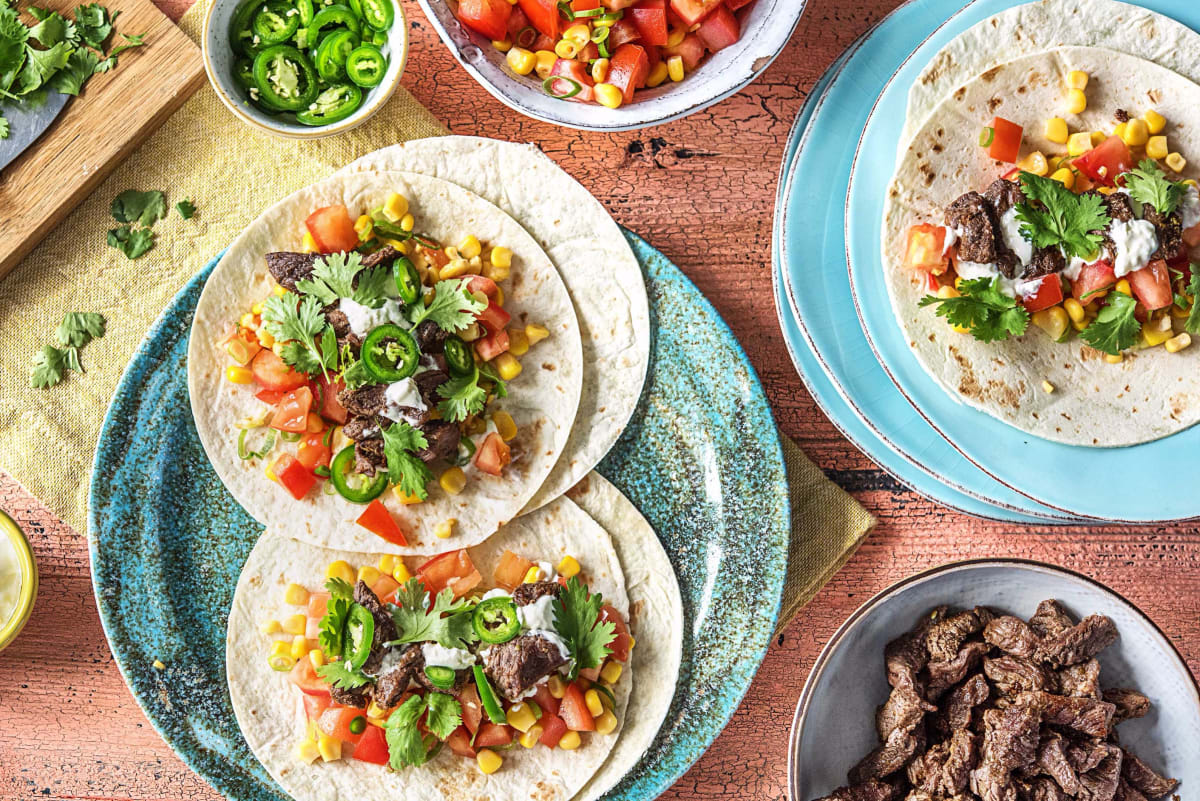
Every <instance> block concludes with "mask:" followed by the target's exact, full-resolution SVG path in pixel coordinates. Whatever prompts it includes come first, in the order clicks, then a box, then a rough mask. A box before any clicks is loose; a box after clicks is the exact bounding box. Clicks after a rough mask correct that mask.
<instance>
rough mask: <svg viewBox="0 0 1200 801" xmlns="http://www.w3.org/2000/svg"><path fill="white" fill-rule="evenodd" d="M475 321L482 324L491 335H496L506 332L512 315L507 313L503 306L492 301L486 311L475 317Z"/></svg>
mask: <svg viewBox="0 0 1200 801" xmlns="http://www.w3.org/2000/svg"><path fill="white" fill-rule="evenodd" d="M475 319H476V320H478V321H479V322H481V323H482V324H483V327H484V328H486V329H487V330H488V332H489V333H492V334H494V333H496V332H497V331H503V330H504V326H506V325H508V323H509V321H510V320H512V315H511V314H509V313H508V312H506V311H505V310H504V307H503V306H501V305H500V304H498V303H496V301H494V300H492V301H488V305H487V308H486V309H484V310H483V311H481V312H479V313H478V314H476V315H475Z"/></svg>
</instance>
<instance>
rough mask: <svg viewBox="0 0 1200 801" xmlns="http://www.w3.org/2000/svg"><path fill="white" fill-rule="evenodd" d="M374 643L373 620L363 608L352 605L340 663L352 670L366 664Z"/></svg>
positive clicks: (347, 619)
mask: <svg viewBox="0 0 1200 801" xmlns="http://www.w3.org/2000/svg"><path fill="white" fill-rule="evenodd" d="M374 641H375V618H373V617H371V613H370V611H368V610H367V608H366V607H365V606H359V605H358V604H354V605H352V606H351V607H350V614H349V616H347V618H346V633H345V635H344V636H343V638H342V661H343V662H345V663H346V664H347V665H349V666H350V667H351V668H352V669H354V670H359V669H361V668H362V666H363V665H364V664H366V661H367V657H369V656H370V655H371V644H372V643H373V642H374Z"/></svg>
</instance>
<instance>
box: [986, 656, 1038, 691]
mask: <svg viewBox="0 0 1200 801" xmlns="http://www.w3.org/2000/svg"><path fill="white" fill-rule="evenodd" d="M983 672H984V673H986V674H987V677H988V678H989V679H991V680H992V683H993V684H995V685H996V689H998V690H999V691H1000V692H1002V693H1004V694H1005V695H1017V694H1018V693H1021V692H1024V691H1026V690H1051V689H1053V687H1054V683H1053V680H1052V679H1051V676H1050V674H1049V673H1047V672H1046V671H1045V670H1044V669H1043V668H1042V666H1041V665H1038V664H1036V663H1034V662H1031V661H1030V660H1028V659H1022V658H1020V657H1019V656H1008V655H1005V656H998V657H995V658H988V659H985V660H983Z"/></svg>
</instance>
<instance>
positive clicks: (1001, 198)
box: [983, 178, 1025, 217]
mask: <svg viewBox="0 0 1200 801" xmlns="http://www.w3.org/2000/svg"><path fill="white" fill-rule="evenodd" d="M983 196H984V198H985V199H986V200H987V202H988V203H991V204H992V208H993V209H995V211H996V216H997V217H1003V216H1004V215H1005V214H1007V213H1008V210H1009V209H1011V208H1012V207H1013V206H1018V205H1020V204H1022V203H1024V202H1025V193H1024V192H1022V191H1021V187H1020V186H1019V185H1018V184H1016V183H1014V182H1012V181H1006V180H1004V179H1003V178H997V179H996V180H994V181H992V185H991V186H989V187H988V188H987V191H986V192H984V193H983Z"/></svg>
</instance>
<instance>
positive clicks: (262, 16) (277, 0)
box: [250, 0, 300, 45]
mask: <svg viewBox="0 0 1200 801" xmlns="http://www.w3.org/2000/svg"><path fill="white" fill-rule="evenodd" d="M289 11H293V9H292V7H291V5H290V4H288V3H285V2H283V0H268V2H267V3H265V4H264V5H263V6H262V7H260V8H259V10H258V11H257V12H256V13H255V15H254V20H253V21H252V22H251V23H250V28H251V30H253V31H254V35H255V36H257V37H258V43H259V44H262V45H274V44H282V43H283V42H286V41H287V40H288V39H291V38H292V36H293V35H294V34H295V33H296V30H297V29H298V28H299V27H300V14H299V13H298V12H297V13H292V14H289V13H288V12H289Z"/></svg>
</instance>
